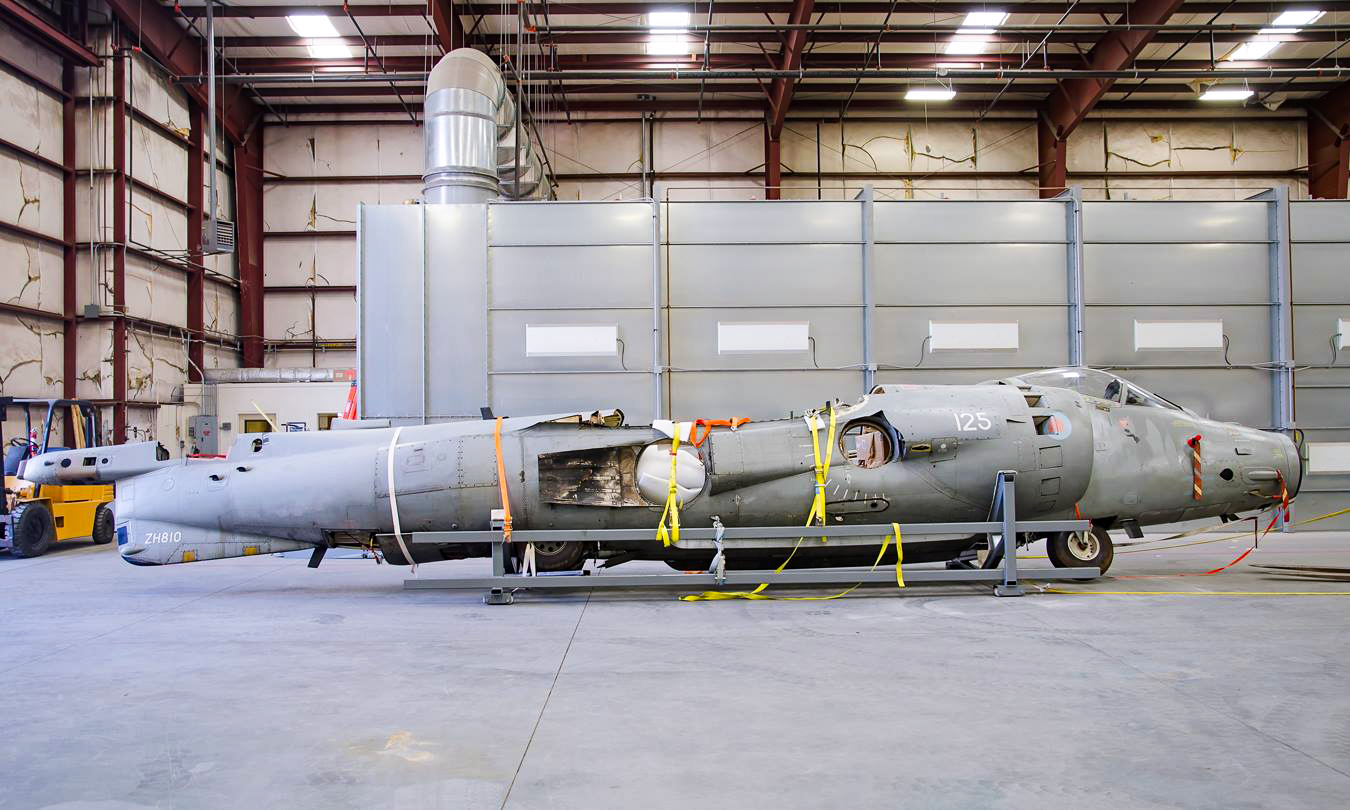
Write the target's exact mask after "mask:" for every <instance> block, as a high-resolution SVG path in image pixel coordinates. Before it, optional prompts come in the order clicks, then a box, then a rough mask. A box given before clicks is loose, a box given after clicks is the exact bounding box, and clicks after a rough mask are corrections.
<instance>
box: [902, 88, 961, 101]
mask: <svg viewBox="0 0 1350 810" xmlns="http://www.w3.org/2000/svg"><path fill="white" fill-rule="evenodd" d="M954 98H956V91H955V90H952V89H950V88H947V87H911V88H909V90H908V91H906V92H905V101H951V100H952V99H954Z"/></svg>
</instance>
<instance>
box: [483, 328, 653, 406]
mask: <svg viewBox="0 0 1350 810" xmlns="http://www.w3.org/2000/svg"><path fill="white" fill-rule="evenodd" d="M488 323H489V325H490V328H491V337H492V344H491V345H492V366H491V368H492V371H493V372H498V371H527V370H540V369H546V370H551V371H567V370H571V369H584V370H587V371H590V370H596V369H600V370H619V369H623V368H624V367H625V366H626V367H627V368H628V369H631V370H641V371H650V370H651V367H652V340H651V335H652V316H651V313H650V312H647V311H643V310H625V309H593V310H584V311H582V310H573V309H538V310H510V311H497V312H493V313H492V314H491V317H490V318H489V320H488ZM530 324H534V325H545V324H567V325H578V324H597V325H607V326H608V325H617V326H618V327H619V331H618V336H619V340H621V341H623V346H622V347H620V349H619V351H620V354H615V355H602V356H587V355H564V356H556V357H555V356H542V357H541V356H528V355H526V354H525V327H526V326H527V325H530ZM494 384H495V380H494ZM649 399H650V397H649Z"/></svg>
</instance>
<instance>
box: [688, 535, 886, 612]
mask: <svg viewBox="0 0 1350 810" xmlns="http://www.w3.org/2000/svg"><path fill="white" fill-rule="evenodd" d="M891 529H892V530H893V531H894V532H895V534H894V535H890V534H888V535H886V539H885V540H883V541H881V551H879V552H877V558H876V559H875V560H873V561H872V567H871V568H869V569H867V571H868V573H871V572H873V571H875V570H877V566H878V565H881V558H882V557H884V556H886V549H888V548H890V547H891V537H895V584H896V586H897V587H900V588H903V587H905V575H904V573H903V572H902V571H901V570H900V563H901V562H902V561H903V560H904V550H903V549H902V547H901V543H902V541H901V538H900V524H899V523H892V524H891ZM788 559H791V557H790V556H789V558H788ZM783 565H787V560H784V561H783ZM783 565H780V566H778V568H776V569H775V570H774V573H775V574H778V573H781V572H782V570H783ZM861 586H862V583H861V582H859V583H858V584H857V585H854V586H852V587H850V588H846V589H844V590H842V591H840V592H839V593H833V594H830V595H829V596H770V595H768V594H765V593H760V592H761V591H763V590H764V589H765V588H767V587H769V586H768V583H764V584H761V585H760V586H759V587H758V588H755V589H754V590H753V591H704V592H703V593H691V594H687V595H685V596H681V597H680V601H681V602H715V601H717V600H719V599H772V600H774V601H778V602H828V601H829V600H831V599H839V598H840V597H843V596H848V595H849V594H851V593H853V592H854V591H856V590H858V588H859V587H861Z"/></svg>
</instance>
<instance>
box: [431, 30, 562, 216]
mask: <svg viewBox="0 0 1350 810" xmlns="http://www.w3.org/2000/svg"><path fill="white" fill-rule="evenodd" d="M425 105H426V121H425V125H424V133H425V134H424V138H425V153H426V154H425V158H426V163H425V170H424V174H423V175H422V181H423V189H422V196H423V197H424V198H425V199H426V201H427V202H429V203H464V202H486V201H487V200H490V199H494V198H496V197H498V196H502V197H506V198H508V199H542V198H544V197H547V196H548V190H549V184H548V182H547V178H546V177H545V173H544V168H543V164H542V162H541V161H540V159H539V156H538V154H537V152H536V151H535V149H534V147H533V145H532V144H531V142H530V139H529V138H528V137H523V138H521V143H520V144H519V145H518V146H517V144H516V132H517V128H516V114H517V106H518V105H517V103H516V100H515V99H514V98H512V96H511V93H510V92H509V91H508V90H507V88H506V80H505V79H504V78H503V77H502V74H501V71H499V70H498V69H497V66H496V65H495V64H493V62H492V60H491V59H489V58H488V57H487V56H486V55H484V54H483V53H481V52H479V51H476V50H474V49H472V48H459V49H457V50H454V51H451V52H450V53H447V54H446V55H445V56H444V57H442V58H441V61H440V62H437V63H436V67H435V68H433V69H432V71H431V75H430V76H429V77H428V79H427V95H426V102H425ZM517 165H518V166H519V167H520V182H519V186H518V187H519V196H518V197H517V196H516V189H517V183H516V175H515V173H516V167H517Z"/></svg>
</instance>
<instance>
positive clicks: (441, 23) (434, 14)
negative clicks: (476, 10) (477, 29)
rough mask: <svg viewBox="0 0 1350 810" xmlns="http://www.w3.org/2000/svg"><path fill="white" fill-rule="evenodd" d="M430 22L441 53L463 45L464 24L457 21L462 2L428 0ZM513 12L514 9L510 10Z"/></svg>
mask: <svg viewBox="0 0 1350 810" xmlns="http://www.w3.org/2000/svg"><path fill="white" fill-rule="evenodd" d="M430 2H431V23H432V25H434V26H435V27H436V43H437V44H438V45H440V46H441V52H442V53H450V52H451V51H453V50H454V49H456V48H463V47H464V26H463V25H462V24H461V23H460V21H459V9H460V8H462V7H463V5H464V4H463V3H456V2H455V0H430ZM512 13H514V11H513V12H512Z"/></svg>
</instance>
